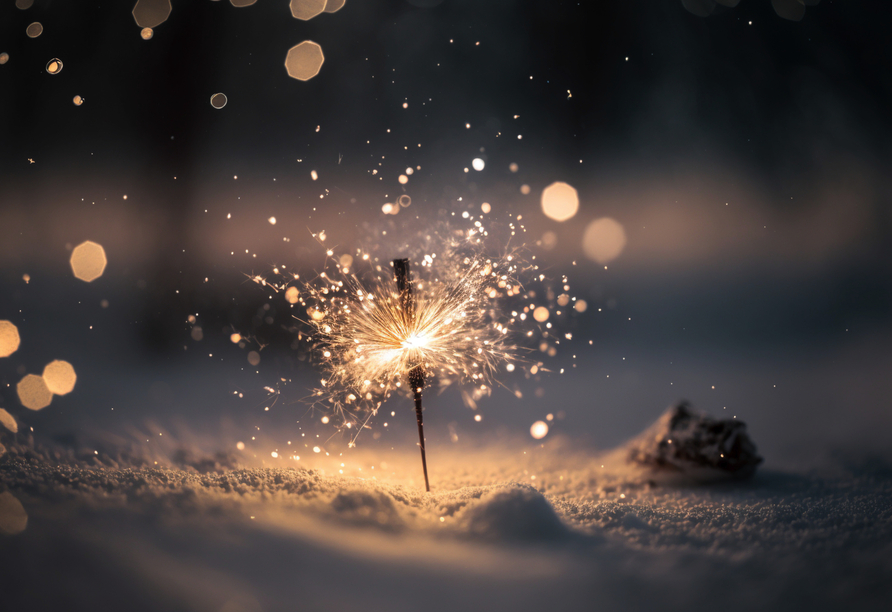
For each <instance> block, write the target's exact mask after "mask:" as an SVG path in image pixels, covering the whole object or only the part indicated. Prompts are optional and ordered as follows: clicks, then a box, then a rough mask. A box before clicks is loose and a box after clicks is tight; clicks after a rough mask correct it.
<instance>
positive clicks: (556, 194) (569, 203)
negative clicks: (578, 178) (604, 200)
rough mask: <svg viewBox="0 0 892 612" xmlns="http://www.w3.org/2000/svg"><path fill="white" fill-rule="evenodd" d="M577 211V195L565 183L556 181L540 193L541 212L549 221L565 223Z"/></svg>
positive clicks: (574, 190)
mask: <svg viewBox="0 0 892 612" xmlns="http://www.w3.org/2000/svg"><path fill="white" fill-rule="evenodd" d="M578 210H579V194H578V193H577V192H576V189H574V188H573V187H572V186H570V185H568V184H567V183H564V182H561V181H557V182H555V183H552V184H551V185H549V186H548V187H546V188H545V189H544V190H543V191H542V212H544V213H545V216H546V217H548V218H549V219H554V220H555V221H566V220H567V219H571V218H572V217H573V216H574V215H575V214H576V212H577V211H578Z"/></svg>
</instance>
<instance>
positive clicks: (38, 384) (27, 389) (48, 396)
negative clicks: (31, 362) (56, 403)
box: [15, 374, 53, 410]
mask: <svg viewBox="0 0 892 612" xmlns="http://www.w3.org/2000/svg"><path fill="white" fill-rule="evenodd" d="M15 390H16V394H18V396H19V402H21V404H22V406H24V407H25V408H29V409H31V410H43V409H44V408H46V407H47V406H49V405H50V402H52V401H53V392H52V391H50V390H49V389H48V388H47V386H46V382H45V381H44V380H43V376H38V375H37V374H28V375H27V376H25V377H24V378H23V379H22V380H20V381H19V384H17V385H16V387H15Z"/></svg>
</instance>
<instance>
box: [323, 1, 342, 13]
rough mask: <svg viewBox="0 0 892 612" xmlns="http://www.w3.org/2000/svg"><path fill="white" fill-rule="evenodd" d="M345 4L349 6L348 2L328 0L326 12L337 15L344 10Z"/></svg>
mask: <svg viewBox="0 0 892 612" xmlns="http://www.w3.org/2000/svg"><path fill="white" fill-rule="evenodd" d="M345 4H347V0H328V2H326V3H325V12H326V13H337V12H338V11H339V10H341V9H342V8H344V5H345Z"/></svg>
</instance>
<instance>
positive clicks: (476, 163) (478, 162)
mask: <svg viewBox="0 0 892 612" xmlns="http://www.w3.org/2000/svg"><path fill="white" fill-rule="evenodd" d="M471 167H472V168H474V170H476V171H477V172H480V171H481V170H483V168H485V167H486V162H485V161H483V160H482V159H480V158H479V157H475V158H474V159H473V160H472V161H471Z"/></svg>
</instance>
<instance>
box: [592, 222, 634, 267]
mask: <svg viewBox="0 0 892 612" xmlns="http://www.w3.org/2000/svg"><path fill="white" fill-rule="evenodd" d="M624 248H626V230H625V229H623V226H622V224H621V223H620V222H619V221H617V220H616V219H611V218H610V217H604V218H602V219H595V220H594V221H592V222H591V223H589V225H588V227H586V228H585V234H584V235H583V237H582V250H583V251H584V252H585V255H586V257H588V258H589V259H592V260H594V261H596V262H598V263H599V264H606V263H607V262H609V261H612V260H614V259H616V258H617V257H619V255H620V253H622V252H623V249H624Z"/></svg>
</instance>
